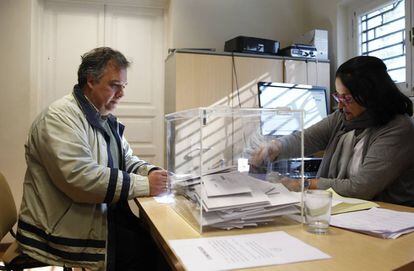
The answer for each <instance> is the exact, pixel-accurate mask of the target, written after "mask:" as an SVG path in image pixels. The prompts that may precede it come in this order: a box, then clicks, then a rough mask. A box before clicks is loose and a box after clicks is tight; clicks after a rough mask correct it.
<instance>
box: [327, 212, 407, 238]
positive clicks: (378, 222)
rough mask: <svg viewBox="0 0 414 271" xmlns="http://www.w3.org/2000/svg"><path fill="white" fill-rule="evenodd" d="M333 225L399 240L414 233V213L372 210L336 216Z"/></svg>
mask: <svg viewBox="0 0 414 271" xmlns="http://www.w3.org/2000/svg"><path fill="white" fill-rule="evenodd" d="M331 225H332V226H336V227H341V228H346V229H351V230H355V231H360V232H364V233H367V234H371V235H375V236H380V237H382V238H397V237H398V236H400V235H401V234H403V233H407V232H411V231H414V213H409V212H398V211H393V210H388V209H382V208H372V209H370V210H365V211H358V212H351V213H346V214H339V215H334V216H332V217H331Z"/></svg>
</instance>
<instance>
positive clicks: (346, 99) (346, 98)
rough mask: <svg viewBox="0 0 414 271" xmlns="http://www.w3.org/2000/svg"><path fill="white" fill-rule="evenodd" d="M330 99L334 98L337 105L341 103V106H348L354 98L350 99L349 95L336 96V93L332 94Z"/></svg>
mask: <svg viewBox="0 0 414 271" xmlns="http://www.w3.org/2000/svg"><path fill="white" fill-rule="evenodd" d="M332 97H333V98H334V100H335V101H336V102H337V103H339V102H341V103H343V104H350V103H352V102H353V101H354V98H352V95H351V94H338V93H333V94H332Z"/></svg>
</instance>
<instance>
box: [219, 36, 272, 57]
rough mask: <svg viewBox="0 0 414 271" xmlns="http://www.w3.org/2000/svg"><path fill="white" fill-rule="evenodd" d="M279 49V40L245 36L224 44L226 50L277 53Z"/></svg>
mask: <svg viewBox="0 0 414 271" xmlns="http://www.w3.org/2000/svg"><path fill="white" fill-rule="evenodd" d="M278 50H279V42H278V41H275V40H268V39H261V38H254V37H245V36H238V37H235V38H233V39H231V40H228V41H226V42H225V44H224V51H225V52H237V53H253V54H271V55H275V54H277V52H278Z"/></svg>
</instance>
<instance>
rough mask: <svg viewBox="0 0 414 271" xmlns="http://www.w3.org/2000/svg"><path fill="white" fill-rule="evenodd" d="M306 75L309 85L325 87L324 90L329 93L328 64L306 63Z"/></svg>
mask: <svg viewBox="0 0 414 271" xmlns="http://www.w3.org/2000/svg"><path fill="white" fill-rule="evenodd" d="M307 74H308V84H309V85H313V86H321V87H326V89H327V90H328V91H329V89H330V86H329V84H330V80H329V63H326V62H308V63H307Z"/></svg>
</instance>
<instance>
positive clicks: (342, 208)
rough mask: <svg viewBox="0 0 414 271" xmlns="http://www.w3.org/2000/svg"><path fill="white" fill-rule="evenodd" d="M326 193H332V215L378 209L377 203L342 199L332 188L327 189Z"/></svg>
mask: <svg viewBox="0 0 414 271" xmlns="http://www.w3.org/2000/svg"><path fill="white" fill-rule="evenodd" d="M328 191H331V192H332V211H331V212H332V214H341V213H347V212H354V211H359V210H365V209H370V208H373V207H379V205H378V204H377V203H375V202H372V201H368V200H363V199H356V198H348V197H342V196H340V195H338V194H337V193H336V192H335V191H334V190H333V189H332V188H329V189H328Z"/></svg>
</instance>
